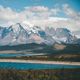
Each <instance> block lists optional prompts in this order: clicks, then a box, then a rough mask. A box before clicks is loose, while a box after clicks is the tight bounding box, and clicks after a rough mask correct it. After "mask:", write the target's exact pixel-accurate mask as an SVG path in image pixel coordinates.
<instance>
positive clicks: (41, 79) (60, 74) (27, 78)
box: [0, 69, 80, 80]
mask: <svg viewBox="0 0 80 80" xmlns="http://www.w3.org/2000/svg"><path fill="white" fill-rule="evenodd" d="M0 80H80V69H60V70H15V69H13V70H6V69H0Z"/></svg>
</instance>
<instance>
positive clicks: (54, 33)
mask: <svg viewBox="0 0 80 80" xmlns="http://www.w3.org/2000/svg"><path fill="white" fill-rule="evenodd" d="M74 41H77V38H76V37H75V36H74V34H72V33H71V32H70V31H69V30H68V29H66V28H56V29H54V28H52V27H46V28H45V29H44V30H43V29H42V28H41V27H39V26H30V25H28V24H24V23H21V24H20V23H17V24H14V25H11V26H10V27H4V28H3V27H0V45H18V44H27V43H38V44H40V43H45V44H47V45H52V44H54V43H62V42H64V43H68V44H73V43H74ZM78 42H79V40H78Z"/></svg>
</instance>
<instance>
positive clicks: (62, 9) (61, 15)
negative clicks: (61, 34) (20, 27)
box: [0, 0, 80, 30]
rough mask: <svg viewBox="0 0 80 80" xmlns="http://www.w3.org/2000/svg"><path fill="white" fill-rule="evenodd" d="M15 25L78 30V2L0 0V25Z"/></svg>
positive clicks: (74, 0)
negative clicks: (22, 24)
mask: <svg viewBox="0 0 80 80" xmlns="http://www.w3.org/2000/svg"><path fill="white" fill-rule="evenodd" d="M15 23H24V24H29V25H30V26H33V25H37V26H53V27H64V26H65V27H67V28H69V29H71V30H79V29H80V0H0V25H1V26H10V25H12V24H15Z"/></svg>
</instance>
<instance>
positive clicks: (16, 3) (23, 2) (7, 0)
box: [0, 0, 80, 11]
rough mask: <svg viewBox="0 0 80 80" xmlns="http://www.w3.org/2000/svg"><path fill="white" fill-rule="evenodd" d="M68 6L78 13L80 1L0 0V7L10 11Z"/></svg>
mask: <svg viewBox="0 0 80 80" xmlns="http://www.w3.org/2000/svg"><path fill="white" fill-rule="evenodd" d="M56 4H57V5H59V6H61V5H63V4H69V5H70V6H71V7H72V8H73V9H75V10H76V11H80V0H0V5H3V6H5V7H11V8H12V9H16V10H22V9H23V8H24V7H25V6H47V7H49V8H52V7H55V5H56Z"/></svg>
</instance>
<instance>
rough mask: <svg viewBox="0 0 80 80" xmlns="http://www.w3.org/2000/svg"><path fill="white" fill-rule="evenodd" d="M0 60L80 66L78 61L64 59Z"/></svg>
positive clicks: (3, 60)
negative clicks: (65, 60)
mask: <svg viewBox="0 0 80 80" xmlns="http://www.w3.org/2000/svg"><path fill="white" fill-rule="evenodd" d="M0 62H15V63H36V64H62V65H79V66H80V62H64V61H41V60H19V59H18V60H17V59H0Z"/></svg>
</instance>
